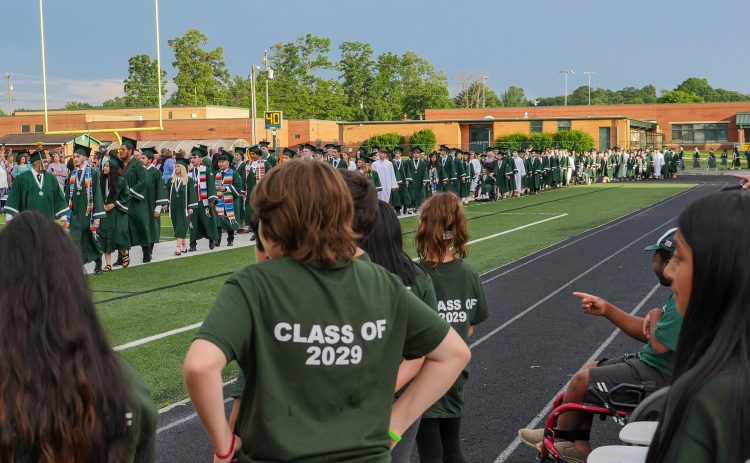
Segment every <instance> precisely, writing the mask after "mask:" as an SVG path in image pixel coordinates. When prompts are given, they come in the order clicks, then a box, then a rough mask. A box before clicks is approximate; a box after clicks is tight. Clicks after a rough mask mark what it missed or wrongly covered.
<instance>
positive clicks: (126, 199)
mask: <svg viewBox="0 0 750 463" xmlns="http://www.w3.org/2000/svg"><path fill="white" fill-rule="evenodd" d="M128 204H130V190H128V182H126V181H125V179H124V178H122V177H120V178H119V179H117V199H115V207H116V208H117V209H119V210H121V211H122V212H124V213H126V214H127V212H128Z"/></svg>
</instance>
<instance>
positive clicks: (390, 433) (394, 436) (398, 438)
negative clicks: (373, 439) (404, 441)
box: [388, 429, 401, 444]
mask: <svg viewBox="0 0 750 463" xmlns="http://www.w3.org/2000/svg"><path fill="white" fill-rule="evenodd" d="M388 437H390V438H391V440H392V441H393V442H395V443H397V444H398V443H399V442H401V436H399V435H398V434H396V433H395V432H393V429H389V430H388Z"/></svg>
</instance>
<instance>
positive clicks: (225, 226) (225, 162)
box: [214, 152, 242, 246]
mask: <svg viewBox="0 0 750 463" xmlns="http://www.w3.org/2000/svg"><path fill="white" fill-rule="evenodd" d="M218 156H219V170H218V171H216V174H215V176H214V181H215V182H216V198H217V201H216V217H217V222H216V228H217V232H218V234H219V237H218V238H217V239H216V246H220V245H221V233H222V231H226V232H227V246H233V245H234V232H235V231H237V230H238V229H239V228H240V223H239V222H238V220H237V215H236V213H235V206H236V204H238V203H239V202H240V201H241V200H242V197H241V195H240V192H241V191H242V180H240V173H239V172H235V171H234V170H232V169H230V168H229V163H230V162H231V157H230V156H229V153H227V152H222V153H220V154H219V155H218Z"/></svg>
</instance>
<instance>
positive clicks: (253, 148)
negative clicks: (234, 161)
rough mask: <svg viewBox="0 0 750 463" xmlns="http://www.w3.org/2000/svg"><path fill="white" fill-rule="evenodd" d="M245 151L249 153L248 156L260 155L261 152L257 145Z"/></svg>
mask: <svg viewBox="0 0 750 463" xmlns="http://www.w3.org/2000/svg"><path fill="white" fill-rule="evenodd" d="M247 150H248V151H249V152H250V154H261V153H262V151H261V149H260V146H258V145H253V146H251V147H250V148H248V149H247Z"/></svg>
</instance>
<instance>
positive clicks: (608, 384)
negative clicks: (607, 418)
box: [584, 354, 671, 405]
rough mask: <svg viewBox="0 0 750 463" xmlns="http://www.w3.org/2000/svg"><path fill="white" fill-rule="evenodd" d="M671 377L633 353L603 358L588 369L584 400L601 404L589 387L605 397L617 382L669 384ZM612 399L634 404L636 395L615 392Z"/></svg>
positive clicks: (657, 385) (662, 385) (659, 385)
mask: <svg viewBox="0 0 750 463" xmlns="http://www.w3.org/2000/svg"><path fill="white" fill-rule="evenodd" d="M670 380H671V378H670V377H668V376H664V375H663V374H662V373H661V372H660V371H659V370H657V369H656V368H654V367H652V366H649V365H646V364H645V363H643V362H642V361H641V360H640V359H638V358H637V357H636V356H635V354H626V355H624V356H622V357H617V358H613V359H603V360H600V361H599V363H597V366H596V367H594V368H591V369H590V370H589V391H588V392H587V393H586V399H584V402H586V403H590V404H601V403H602V401H601V400H599V398H598V397H597V396H596V395H594V394H592V392H591V388H593V389H595V390H596V391H597V392H598V393H599V395H601V396H602V397H603V398H605V399H606V398H607V396H608V391H610V390H611V389H612V388H613V387H614V386H617V385H619V384H633V385H636V386H637V385H640V384H643V383H652V384H653V385H654V386H656V387H659V388H661V387H664V386H667V385H669V383H670ZM612 399H613V400H615V401H617V402H620V403H625V404H632V405H635V404H637V403H638V396H637V395H636V394H633V393H626V392H623V393H619V392H617V393H615V394H613V397H612Z"/></svg>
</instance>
